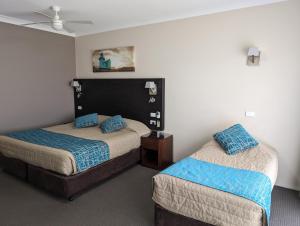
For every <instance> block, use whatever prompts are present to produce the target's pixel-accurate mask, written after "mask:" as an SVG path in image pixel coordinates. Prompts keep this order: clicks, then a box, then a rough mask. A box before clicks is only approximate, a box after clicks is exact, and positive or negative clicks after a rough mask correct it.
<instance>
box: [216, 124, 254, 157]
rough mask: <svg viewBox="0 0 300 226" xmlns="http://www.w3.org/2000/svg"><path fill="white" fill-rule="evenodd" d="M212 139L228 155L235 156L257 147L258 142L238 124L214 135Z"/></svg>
mask: <svg viewBox="0 0 300 226" xmlns="http://www.w3.org/2000/svg"><path fill="white" fill-rule="evenodd" d="M214 138H215V140H216V141H217V142H218V143H219V144H220V145H221V147H222V148H223V149H224V150H225V152H226V153H227V154H229V155H234V154H237V153H239V152H242V151H245V150H247V149H250V148H254V147H256V146H257V145H258V142H257V141H256V140H255V139H254V138H253V137H252V136H251V135H250V134H249V133H248V132H247V131H246V130H245V129H244V128H243V127H242V126H241V125H240V124H236V125H234V126H232V127H230V128H228V129H225V130H224V131H222V132H219V133H216V134H215V135H214Z"/></svg>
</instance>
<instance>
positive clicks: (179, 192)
mask: <svg viewBox="0 0 300 226" xmlns="http://www.w3.org/2000/svg"><path fill="white" fill-rule="evenodd" d="M191 157H192V158H195V159H199V160H203V161H207V162H212V163H215V164H219V165H223V166H229V167H234V168H239V169H247V170H253V171H258V172H262V173H264V174H265V175H267V176H268V177H269V178H270V179H271V182H272V186H274V184H275V181H276V178H277V171H278V159H277V153H276V151H275V150H274V149H272V148H271V147H269V146H267V145H265V144H260V145H258V146H257V147H256V148H253V149H250V150H248V151H245V152H242V153H239V154H237V155H227V154H226V153H225V152H224V151H223V150H222V148H221V147H220V146H219V144H218V143H217V142H215V141H214V140H212V141H210V142H208V143H207V144H206V145H204V146H203V147H202V148H201V149H200V150H199V151H197V152H196V153H194V154H193V155H191ZM153 200H154V202H156V203H157V204H159V205H160V206H162V207H163V208H165V209H167V210H169V211H171V212H173V213H177V214H181V215H183V216H186V217H190V218H193V219H196V220H199V221H202V222H205V223H209V224H213V225H222V226H241V225H243V226H262V225H265V224H266V219H265V214H264V212H263V209H262V208H261V207H260V206H259V205H258V204H256V203H254V202H252V201H250V200H247V199H245V198H242V197H238V196H235V195H233V194H230V193H226V192H223V191H219V190H216V189H213V188H209V187H205V186H202V185H199V184H195V183H192V182H189V181H185V180H182V179H179V178H176V177H172V176H169V175H165V174H158V175H156V176H154V177H153Z"/></svg>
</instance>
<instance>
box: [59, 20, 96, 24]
mask: <svg viewBox="0 0 300 226" xmlns="http://www.w3.org/2000/svg"><path fill="white" fill-rule="evenodd" d="M64 23H68V24H94V23H93V21H90V20H66V21H64Z"/></svg>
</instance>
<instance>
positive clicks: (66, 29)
mask: <svg viewBox="0 0 300 226" xmlns="http://www.w3.org/2000/svg"><path fill="white" fill-rule="evenodd" d="M63 28H64V30H65V31H67V32H69V33H74V31H73V30H72V29H70V28H69V27H68V26H66V25H65V24H64V25H63Z"/></svg>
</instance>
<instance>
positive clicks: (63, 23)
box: [21, 5, 93, 33]
mask: <svg viewBox="0 0 300 226" xmlns="http://www.w3.org/2000/svg"><path fill="white" fill-rule="evenodd" d="M50 9H51V10H52V11H53V12H54V16H50V15H48V14H46V13H43V12H39V11H35V12H34V13H37V14H40V15H43V16H46V17H48V18H49V19H51V20H48V21H38V22H32V23H26V24H21V25H22V26H29V25H34V24H49V26H51V27H52V28H53V29H55V30H57V31H61V30H65V31H67V32H69V33H74V31H72V29H70V28H68V26H67V24H93V22H92V21H89V20H62V19H61V18H60V16H59V12H60V10H61V8H60V7H59V6H57V5H54V6H51V7H50Z"/></svg>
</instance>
